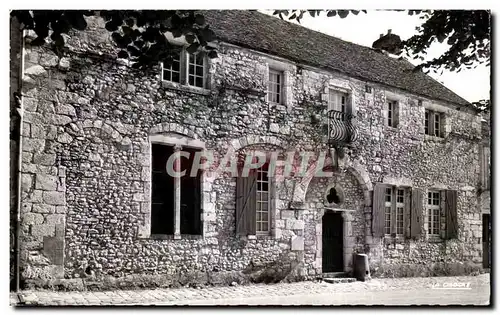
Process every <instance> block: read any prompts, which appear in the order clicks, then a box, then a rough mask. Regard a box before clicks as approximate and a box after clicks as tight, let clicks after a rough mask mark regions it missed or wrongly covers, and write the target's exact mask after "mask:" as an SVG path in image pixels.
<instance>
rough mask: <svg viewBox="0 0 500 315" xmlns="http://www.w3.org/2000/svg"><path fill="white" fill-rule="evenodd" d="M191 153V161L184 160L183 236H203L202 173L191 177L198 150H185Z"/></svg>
mask: <svg viewBox="0 0 500 315" xmlns="http://www.w3.org/2000/svg"><path fill="white" fill-rule="evenodd" d="M182 151H184V152H188V153H189V160H188V159H186V158H182V160H181V171H183V170H185V171H186V174H185V175H184V176H182V177H181V234H184V235H201V234H202V225H201V171H200V170H198V172H197V174H195V175H196V176H193V177H191V170H192V168H193V160H194V156H195V154H196V152H197V151H199V150H196V149H190V148H183V149H182Z"/></svg>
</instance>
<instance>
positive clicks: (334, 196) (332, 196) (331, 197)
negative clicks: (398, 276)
mask: <svg viewBox="0 0 500 315" xmlns="http://www.w3.org/2000/svg"><path fill="white" fill-rule="evenodd" d="M326 200H327V201H328V203H335V204H339V203H340V197H339V195H338V193H337V190H336V189H335V188H333V187H332V188H330V191H329V192H328V195H327V196H326Z"/></svg>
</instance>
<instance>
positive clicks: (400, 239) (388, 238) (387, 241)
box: [384, 235, 409, 244]
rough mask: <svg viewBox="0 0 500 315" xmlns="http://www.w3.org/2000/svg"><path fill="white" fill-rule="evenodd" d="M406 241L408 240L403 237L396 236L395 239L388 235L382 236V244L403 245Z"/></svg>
mask: <svg viewBox="0 0 500 315" xmlns="http://www.w3.org/2000/svg"><path fill="white" fill-rule="evenodd" d="M406 240H409V239H407V238H405V237H404V236H403V235H398V236H396V237H392V236H390V235H385V236H384V244H393V243H396V244H400V243H404V242H405V241H406Z"/></svg>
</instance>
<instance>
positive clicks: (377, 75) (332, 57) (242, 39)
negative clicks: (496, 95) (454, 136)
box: [203, 10, 469, 106]
mask: <svg viewBox="0 0 500 315" xmlns="http://www.w3.org/2000/svg"><path fill="white" fill-rule="evenodd" d="M203 14H204V15H205V18H206V20H207V22H208V23H209V24H210V27H211V28H212V29H213V30H214V32H215V34H216V35H217V37H218V38H219V39H220V40H222V41H224V42H228V43H232V44H235V45H239V46H242V47H247V48H251V49H254V50H257V51H262V52H265V53H269V54H272V55H277V56H281V57H283V58H286V59H289V60H292V61H295V62H298V63H302V64H307V65H311V66H315V67H319V68H325V69H330V70H334V71H339V72H341V73H344V74H346V75H349V76H352V77H356V78H359V79H362V80H366V81H371V82H377V83H381V84H385V85H388V86H393V87H396V88H399V89H403V90H406V91H408V92H411V93H414V94H417V95H421V96H425V97H428V98H431V99H436V100H442V101H448V102H451V103H455V104H460V105H466V106H467V105H469V102H467V101H466V100H465V99H463V98H461V97H460V96H458V95H457V94H455V93H454V92H452V91H451V90H449V89H448V88H446V87H445V86H444V85H442V84H440V83H439V82H437V81H436V80H434V79H433V78H431V77H430V76H428V75H426V74H424V73H422V72H412V71H411V70H412V69H413V65H412V64H411V63H409V62H408V61H406V60H399V59H396V58H392V57H390V56H387V55H385V54H383V53H381V52H378V51H376V50H374V49H372V48H369V47H365V46H361V45H357V44H353V43H350V42H347V41H344V40H341V39H339V38H336V37H332V36H329V35H326V34H323V33H320V32H316V31H313V30H311V29H308V28H305V27H302V26H300V25H297V24H294V23H290V22H288V21H284V20H281V19H279V18H277V17H273V16H269V15H266V14H263V13H260V12H257V11H245V10H221V11H219V10H208V11H203Z"/></svg>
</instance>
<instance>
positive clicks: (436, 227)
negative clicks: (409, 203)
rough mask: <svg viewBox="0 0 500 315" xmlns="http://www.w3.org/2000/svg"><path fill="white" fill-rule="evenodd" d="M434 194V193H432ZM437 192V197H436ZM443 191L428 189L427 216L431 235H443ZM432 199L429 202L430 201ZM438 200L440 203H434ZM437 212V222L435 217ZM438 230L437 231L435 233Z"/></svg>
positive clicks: (428, 229)
mask: <svg viewBox="0 0 500 315" xmlns="http://www.w3.org/2000/svg"><path fill="white" fill-rule="evenodd" d="M431 194H432V195H431ZM435 194H437V198H435ZM441 198H442V192H441V191H440V190H428V191H427V202H426V207H425V209H426V217H427V231H426V232H427V235H428V236H429V237H436V238H437V237H440V236H441V208H442V201H441ZM430 200H431V201H432V202H431V203H430V204H429V201H430ZM435 200H437V202H438V204H437V205H436V204H434V201H435ZM435 212H437V222H436V221H435V217H436V214H435ZM436 231H437V233H435V232H436Z"/></svg>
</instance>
